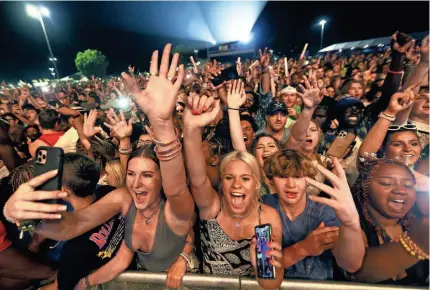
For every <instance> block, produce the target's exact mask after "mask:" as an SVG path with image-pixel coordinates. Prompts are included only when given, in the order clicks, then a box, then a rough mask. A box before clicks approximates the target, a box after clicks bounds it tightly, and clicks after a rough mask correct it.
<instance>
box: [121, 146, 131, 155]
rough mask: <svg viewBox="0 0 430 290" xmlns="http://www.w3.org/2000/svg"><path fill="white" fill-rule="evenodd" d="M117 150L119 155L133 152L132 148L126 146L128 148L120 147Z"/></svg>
mask: <svg viewBox="0 0 430 290" xmlns="http://www.w3.org/2000/svg"><path fill="white" fill-rule="evenodd" d="M118 152H119V154H121V155H129V154H130V153H131V152H133V148H131V147H130V148H128V149H122V148H118Z"/></svg>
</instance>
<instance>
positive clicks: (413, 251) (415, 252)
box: [399, 232, 429, 260]
mask: <svg viewBox="0 0 430 290" xmlns="http://www.w3.org/2000/svg"><path fill="white" fill-rule="evenodd" d="M399 242H400V244H401V245H402V247H403V248H404V249H405V250H406V251H407V252H408V253H409V254H410V255H411V256H414V257H417V258H418V259H419V260H428V259H429V255H428V254H426V253H425V252H424V251H423V250H422V249H421V248H420V247H419V246H418V245H417V244H416V243H415V242H414V241H412V239H411V238H410V237H409V236H408V232H404V233H403V235H401V236H400V239H399Z"/></svg>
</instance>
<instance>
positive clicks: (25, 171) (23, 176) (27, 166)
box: [9, 161, 34, 192]
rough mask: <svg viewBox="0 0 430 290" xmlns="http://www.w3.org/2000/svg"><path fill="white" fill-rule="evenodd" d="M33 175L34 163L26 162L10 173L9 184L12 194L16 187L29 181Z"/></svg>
mask: <svg viewBox="0 0 430 290" xmlns="http://www.w3.org/2000/svg"><path fill="white" fill-rule="evenodd" d="M33 175H34V163H33V161H28V162H27V163H24V164H22V165H20V166H18V167H16V168H15V169H13V170H12V171H11V172H10V175H9V184H10V186H11V188H12V192H15V191H16V190H17V189H18V187H19V186H20V185H21V184H23V183H26V182H28V181H30V179H32V178H33Z"/></svg>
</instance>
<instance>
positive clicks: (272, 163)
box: [264, 149, 317, 180]
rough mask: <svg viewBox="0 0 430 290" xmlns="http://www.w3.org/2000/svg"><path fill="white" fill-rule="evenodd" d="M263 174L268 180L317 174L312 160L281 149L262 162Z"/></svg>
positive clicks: (292, 151) (293, 151)
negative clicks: (276, 177)
mask: <svg viewBox="0 0 430 290" xmlns="http://www.w3.org/2000/svg"><path fill="white" fill-rule="evenodd" d="M264 172H265V173H266V176H267V178H268V179H270V180H271V179H273V177H275V176H280V177H288V176H291V177H310V178H314V177H315V175H316V174H317V171H316V169H315V166H314V165H313V164H312V160H310V159H309V158H308V157H306V156H304V155H302V154H300V153H299V152H297V151H295V150H289V149H283V150H280V151H278V152H276V153H274V154H272V155H271V156H269V158H267V159H266V160H265V161H264Z"/></svg>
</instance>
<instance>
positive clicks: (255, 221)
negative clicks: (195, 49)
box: [184, 95, 283, 289]
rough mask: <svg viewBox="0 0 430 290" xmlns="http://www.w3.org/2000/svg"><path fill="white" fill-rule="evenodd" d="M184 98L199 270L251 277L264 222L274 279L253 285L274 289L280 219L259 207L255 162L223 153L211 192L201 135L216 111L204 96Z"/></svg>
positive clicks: (278, 272)
mask: <svg viewBox="0 0 430 290" xmlns="http://www.w3.org/2000/svg"><path fill="white" fill-rule="evenodd" d="M190 99H191V100H189V102H188V105H187V106H186V108H185V111H184V147H185V160H186V166H187V167H186V168H187V171H188V176H189V180H190V187H191V193H192V195H193V198H194V201H195V203H196V205H197V207H198V208H199V214H200V237H201V240H202V252H203V253H204V255H203V270H204V272H205V273H206V274H215V275H240V276H251V275H252V273H253V272H255V273H256V272H257V269H256V262H255V258H256V257H255V246H256V243H255V239H253V236H254V234H255V232H254V228H255V226H257V225H260V224H265V223H269V224H271V226H272V239H273V242H272V243H271V244H270V247H271V248H272V250H270V251H268V252H267V255H268V256H270V257H273V258H274V259H273V260H271V261H272V265H274V266H275V268H276V279H274V280H264V279H259V278H257V281H258V283H259V284H260V286H261V287H263V288H264V289H276V288H278V287H279V286H280V285H281V283H282V277H283V267H282V265H281V262H280V261H281V259H282V253H281V236H282V228H281V220H280V218H279V215H278V213H277V212H276V211H275V210H274V209H273V208H270V207H268V206H265V205H263V204H261V203H260V202H259V188H260V178H261V177H260V168H259V166H258V163H257V161H256V159H255V158H254V157H253V156H252V155H251V154H249V153H247V152H238V151H234V152H231V153H229V154H227V155H226V157H225V158H224V160H223V161H222V162H221V166H220V173H221V184H220V192H219V193H217V192H216V191H215V190H214V189H213V188H212V186H211V183H210V180H209V178H208V176H207V174H206V166H205V158H204V154H203V152H202V148H203V147H202V135H201V134H202V128H204V127H205V126H207V125H208V124H209V123H210V122H211V121H212V120H213V119H214V118H215V117H216V115H217V113H218V111H219V110H220V104H219V100H217V101H215V100H214V99H213V98H212V97H209V98H208V97H207V96H205V95H203V96H202V97H200V96H198V95H195V96H193V97H192V98H190ZM190 104H192V107H191V106H190ZM213 104H215V106H214V108H213V109H212V106H213ZM192 111H194V112H196V111H198V112H201V113H200V114H199V113H197V114H193V113H192Z"/></svg>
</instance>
